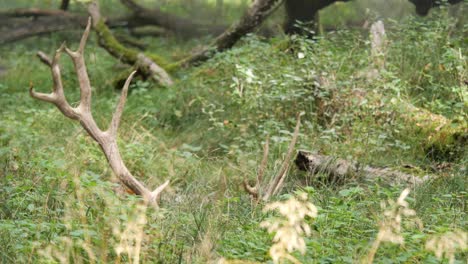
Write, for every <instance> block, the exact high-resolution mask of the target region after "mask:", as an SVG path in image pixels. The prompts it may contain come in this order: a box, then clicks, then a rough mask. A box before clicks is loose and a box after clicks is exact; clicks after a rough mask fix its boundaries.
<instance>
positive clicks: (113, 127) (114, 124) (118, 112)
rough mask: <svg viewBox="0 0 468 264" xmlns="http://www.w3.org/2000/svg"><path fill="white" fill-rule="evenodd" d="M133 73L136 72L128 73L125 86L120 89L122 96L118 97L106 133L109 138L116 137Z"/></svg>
mask: <svg viewBox="0 0 468 264" xmlns="http://www.w3.org/2000/svg"><path fill="white" fill-rule="evenodd" d="M135 73H136V71H133V72H132V73H130V75H129V76H128V78H127V80H126V81H125V84H124V86H123V89H122V94H121V95H120V100H119V102H118V103H117V107H116V108H115V112H114V115H113V116H112V121H111V124H110V127H109V129H108V131H109V133H110V134H111V136H112V137H114V138H115V137H117V130H118V129H119V124H120V119H121V118H122V112H123V109H124V106H125V101H126V100H127V94H128V87H129V86H130V83H131V82H132V79H133V76H134V75H135Z"/></svg>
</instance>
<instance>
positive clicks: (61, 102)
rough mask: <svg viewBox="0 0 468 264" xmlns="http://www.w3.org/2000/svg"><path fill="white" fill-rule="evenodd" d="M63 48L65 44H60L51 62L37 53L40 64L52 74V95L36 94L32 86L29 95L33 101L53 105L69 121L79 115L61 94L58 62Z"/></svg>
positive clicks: (45, 56)
mask: <svg viewBox="0 0 468 264" xmlns="http://www.w3.org/2000/svg"><path fill="white" fill-rule="evenodd" d="M64 48H65V44H62V45H61V46H60V48H59V49H57V50H56V51H55V55H54V58H53V59H52V60H51V59H50V58H49V57H48V56H47V55H46V54H45V53H44V52H42V51H39V52H38V53H37V56H38V57H39V59H40V60H41V62H42V63H44V64H46V65H47V66H49V67H50V70H51V72H52V80H53V88H52V93H50V94H45V93H38V92H36V91H34V86H33V85H32V84H31V85H30V88H29V94H30V95H31V97H33V98H35V99H38V100H42V101H46V102H49V103H53V104H55V106H57V108H58V109H59V110H60V111H61V112H62V113H63V114H64V115H65V116H67V117H69V118H71V119H77V118H78V116H79V114H78V113H77V111H76V110H75V109H73V107H71V106H70V104H69V103H68V102H67V99H66V98H65V95H64V92H63V84H62V77H61V74H60V66H59V63H58V62H59V60H60V55H61V53H62V51H63V50H64Z"/></svg>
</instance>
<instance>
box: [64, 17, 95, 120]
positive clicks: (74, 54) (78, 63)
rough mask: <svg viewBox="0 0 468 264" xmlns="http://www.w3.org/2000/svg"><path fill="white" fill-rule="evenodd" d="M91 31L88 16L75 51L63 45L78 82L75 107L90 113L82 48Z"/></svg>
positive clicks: (89, 92)
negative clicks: (78, 95)
mask: <svg viewBox="0 0 468 264" xmlns="http://www.w3.org/2000/svg"><path fill="white" fill-rule="evenodd" d="M90 31H91V18H88V24H87V25H86V29H85V31H84V32H83V35H82V37H81V40H80V46H79V47H78V49H77V50H76V51H72V50H70V49H69V48H67V47H64V49H65V52H66V53H67V55H68V56H70V58H71V59H72V61H73V65H74V66H75V71H76V73H77V75H78V83H79V85H80V94H81V96H80V105H79V106H78V107H77V108H78V109H80V111H84V112H83V113H86V114H90V115H91V82H90V81H89V76H88V72H87V70H86V64H85V61H84V48H85V46H86V42H87V40H88V36H89V32H90Z"/></svg>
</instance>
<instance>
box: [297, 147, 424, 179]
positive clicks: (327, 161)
mask: <svg viewBox="0 0 468 264" xmlns="http://www.w3.org/2000/svg"><path fill="white" fill-rule="evenodd" d="M295 163H296V166H297V168H298V169H300V170H303V171H307V172H309V173H310V174H311V175H317V174H322V175H325V176H326V178H327V180H329V181H330V182H344V181H347V180H359V179H366V180H381V181H383V182H386V183H388V184H407V185H410V186H415V185H418V184H421V183H423V182H425V181H427V180H428V179H429V176H428V175H425V176H423V177H419V176H415V175H412V174H408V173H405V172H401V171H398V170H394V169H390V168H379V167H372V166H363V165H361V164H359V163H357V162H355V161H349V160H345V159H340V158H337V157H333V156H326V155H321V154H314V153H312V152H309V151H305V150H300V151H299V152H298V153H297V156H296V160H295Z"/></svg>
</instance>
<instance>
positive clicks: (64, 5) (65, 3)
mask: <svg viewBox="0 0 468 264" xmlns="http://www.w3.org/2000/svg"><path fill="white" fill-rule="evenodd" d="M69 5H70V0H62V3H61V4H60V9H61V10H65V11H66V10H68V6H69Z"/></svg>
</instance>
